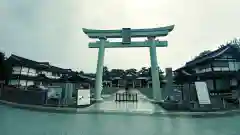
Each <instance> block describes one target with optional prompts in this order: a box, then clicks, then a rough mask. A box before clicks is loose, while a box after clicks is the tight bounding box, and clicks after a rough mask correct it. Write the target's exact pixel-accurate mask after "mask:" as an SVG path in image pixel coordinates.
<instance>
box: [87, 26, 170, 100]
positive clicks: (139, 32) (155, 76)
mask: <svg viewBox="0 0 240 135" xmlns="http://www.w3.org/2000/svg"><path fill="white" fill-rule="evenodd" d="M173 28H174V25H171V26H166V27H159V28H150V29H131V28H123V29H118V30H95V29H86V28H83V32H84V33H85V34H87V35H88V37H89V38H93V39H99V40H100V41H96V42H90V43H89V45H88V46H89V48H99V50H98V61H97V72H96V82H95V100H96V101H100V100H102V98H101V91H102V75H103V62H104V52H105V48H124V47H149V48H150V50H149V51H150V59H151V73H152V88H153V98H154V100H155V102H159V101H161V100H162V93H161V90H160V81H159V69H158V64H157V55H156V47H167V45H168V42H167V41H158V40H155V38H156V37H163V36H167V35H168V33H169V32H171V31H172V30H173ZM136 37H142V38H144V37H147V38H148V40H147V41H134V42H132V41H131V38H136ZM108 38H122V42H109V41H107V39H108Z"/></svg>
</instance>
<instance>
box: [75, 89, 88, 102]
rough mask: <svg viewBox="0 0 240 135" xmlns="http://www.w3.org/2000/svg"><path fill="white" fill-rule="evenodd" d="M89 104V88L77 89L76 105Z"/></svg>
mask: <svg viewBox="0 0 240 135" xmlns="http://www.w3.org/2000/svg"><path fill="white" fill-rule="evenodd" d="M89 104H90V89H79V90H78V96H77V105H89Z"/></svg>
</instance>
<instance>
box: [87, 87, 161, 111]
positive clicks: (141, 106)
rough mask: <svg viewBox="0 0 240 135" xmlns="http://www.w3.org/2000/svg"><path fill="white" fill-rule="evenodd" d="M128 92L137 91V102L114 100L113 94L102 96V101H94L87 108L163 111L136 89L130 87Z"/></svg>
mask: <svg viewBox="0 0 240 135" xmlns="http://www.w3.org/2000/svg"><path fill="white" fill-rule="evenodd" d="M123 92H125V90H124V89H121V90H119V91H118V92H117V93H123ZM129 92H130V93H137V95H138V102H127V101H125V102H115V94H112V95H111V96H109V97H107V98H104V101H103V102H100V103H95V104H94V105H92V106H90V107H89V108H88V109H89V110H99V111H113V112H139V113H140V112H142V113H148V114H153V113H155V112H165V110H164V109H163V108H161V107H160V106H158V105H155V104H153V103H151V102H150V101H149V99H148V98H147V97H146V96H145V95H143V94H142V93H141V92H140V91H139V90H137V89H131V90H130V91H129Z"/></svg>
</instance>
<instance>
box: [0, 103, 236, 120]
mask: <svg viewBox="0 0 240 135" xmlns="http://www.w3.org/2000/svg"><path fill="white" fill-rule="evenodd" d="M0 104H3V105H7V106H10V107H13V108H20V109H27V110H33V111H39V112H49V113H65V114H67V113H70V114H110V115H117V114H122V115H131V116H132V115H134V116H165V117H190V118H204V117H209V118H214V117H224V116H234V115H239V114H240V110H231V111H221V112H149V111H118V110H90V109H89V107H86V108H62V107H45V106H39V105H24V104H18V103H13V102H8V101H3V100H0Z"/></svg>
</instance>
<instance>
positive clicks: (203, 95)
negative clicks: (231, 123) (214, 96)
mask: <svg viewBox="0 0 240 135" xmlns="http://www.w3.org/2000/svg"><path fill="white" fill-rule="evenodd" d="M195 86H196V90H197V96H198V101H199V104H211V101H210V97H209V92H208V88H207V84H206V82H195Z"/></svg>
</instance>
